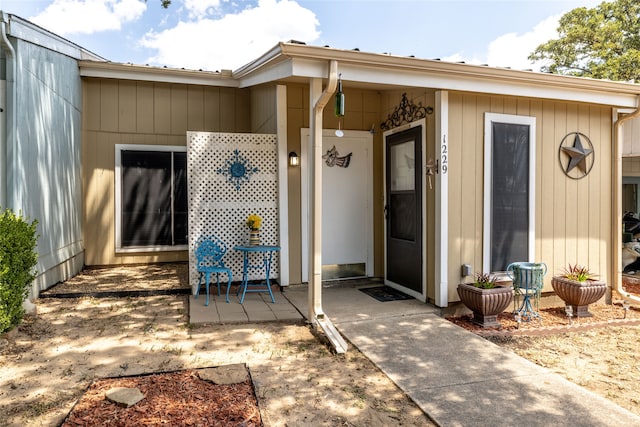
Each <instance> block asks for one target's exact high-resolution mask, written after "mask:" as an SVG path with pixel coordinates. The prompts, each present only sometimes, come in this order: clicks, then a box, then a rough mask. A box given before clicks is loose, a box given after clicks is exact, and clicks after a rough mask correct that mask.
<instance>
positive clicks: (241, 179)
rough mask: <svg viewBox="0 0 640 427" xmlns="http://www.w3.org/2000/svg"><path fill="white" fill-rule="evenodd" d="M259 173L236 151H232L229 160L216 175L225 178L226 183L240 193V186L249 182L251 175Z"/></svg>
mask: <svg viewBox="0 0 640 427" xmlns="http://www.w3.org/2000/svg"><path fill="white" fill-rule="evenodd" d="M259 171H260V170H259V169H258V168H257V167H255V166H252V165H251V163H250V162H249V160H247V158H246V157H244V156H243V155H241V154H240V152H239V151H238V150H233V155H232V156H231V158H229V159H227V160H226V161H225V162H224V166H222V167H220V168H218V173H219V174H220V175H224V176H226V177H227V181H229V182H230V183H231V184H233V185H234V186H235V187H236V191H240V187H241V186H242V184H243V183H245V182H249V180H250V179H251V175H253V174H254V173H258V172H259Z"/></svg>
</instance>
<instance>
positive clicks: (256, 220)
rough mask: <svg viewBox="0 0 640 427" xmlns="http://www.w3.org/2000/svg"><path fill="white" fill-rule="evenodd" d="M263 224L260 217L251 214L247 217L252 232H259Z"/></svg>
mask: <svg viewBox="0 0 640 427" xmlns="http://www.w3.org/2000/svg"><path fill="white" fill-rule="evenodd" d="M261 224H262V218H260V215H256V214H251V215H249V216H248V217H247V227H249V229H251V230H259V229H260V225H261Z"/></svg>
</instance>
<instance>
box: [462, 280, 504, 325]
mask: <svg viewBox="0 0 640 427" xmlns="http://www.w3.org/2000/svg"><path fill="white" fill-rule="evenodd" d="M458 296H460V300H461V301H462V303H463V304H464V305H466V306H467V308H468V309H469V310H471V311H472V312H473V323H475V324H477V325H480V326H482V327H483V328H491V327H501V326H502V325H501V324H500V322H498V314H500V313H502V312H503V311H504V310H505V309H506V308H507V307H508V306H509V304H511V301H512V300H513V289H512V288H511V287H510V286H499V285H497V284H496V278H495V276H494V275H493V274H489V273H476V275H475V280H474V282H473V283H461V284H459V285H458Z"/></svg>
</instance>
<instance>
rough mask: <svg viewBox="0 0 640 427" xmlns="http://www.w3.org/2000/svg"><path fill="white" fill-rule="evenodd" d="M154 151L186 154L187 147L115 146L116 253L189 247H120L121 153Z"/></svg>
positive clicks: (175, 249) (185, 247) (172, 249)
mask: <svg viewBox="0 0 640 427" xmlns="http://www.w3.org/2000/svg"><path fill="white" fill-rule="evenodd" d="M129 150H132V151H154V152H158V151H161V152H167V151H170V152H186V151H187V147H185V146H179V145H139V144H116V167H115V186H116V188H115V195H116V203H115V204H116V206H115V219H116V236H115V237H116V239H115V240H116V241H115V245H116V248H115V249H116V253H140V252H170V251H185V250H187V249H188V248H189V245H175V246H167V245H160V246H127V247H122V220H121V218H122V155H121V153H122V151H129Z"/></svg>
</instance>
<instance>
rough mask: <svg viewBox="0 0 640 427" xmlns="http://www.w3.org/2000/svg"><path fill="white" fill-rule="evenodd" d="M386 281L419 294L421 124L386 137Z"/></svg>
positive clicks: (420, 283)
mask: <svg viewBox="0 0 640 427" xmlns="http://www.w3.org/2000/svg"><path fill="white" fill-rule="evenodd" d="M385 150H386V165H385V168H386V203H387V204H386V207H385V217H386V221H387V234H386V246H387V247H386V249H387V254H386V257H387V259H386V262H387V271H386V280H387V281H389V282H392V283H394V284H397V285H400V286H403V287H406V288H408V289H410V290H412V291H415V292H417V293H420V294H421V293H422V180H421V159H422V127H421V126H416V127H413V128H411V129H408V130H406V131H402V132H398V133H396V134H393V135H389V136H388V137H387V138H386V148H385Z"/></svg>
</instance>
